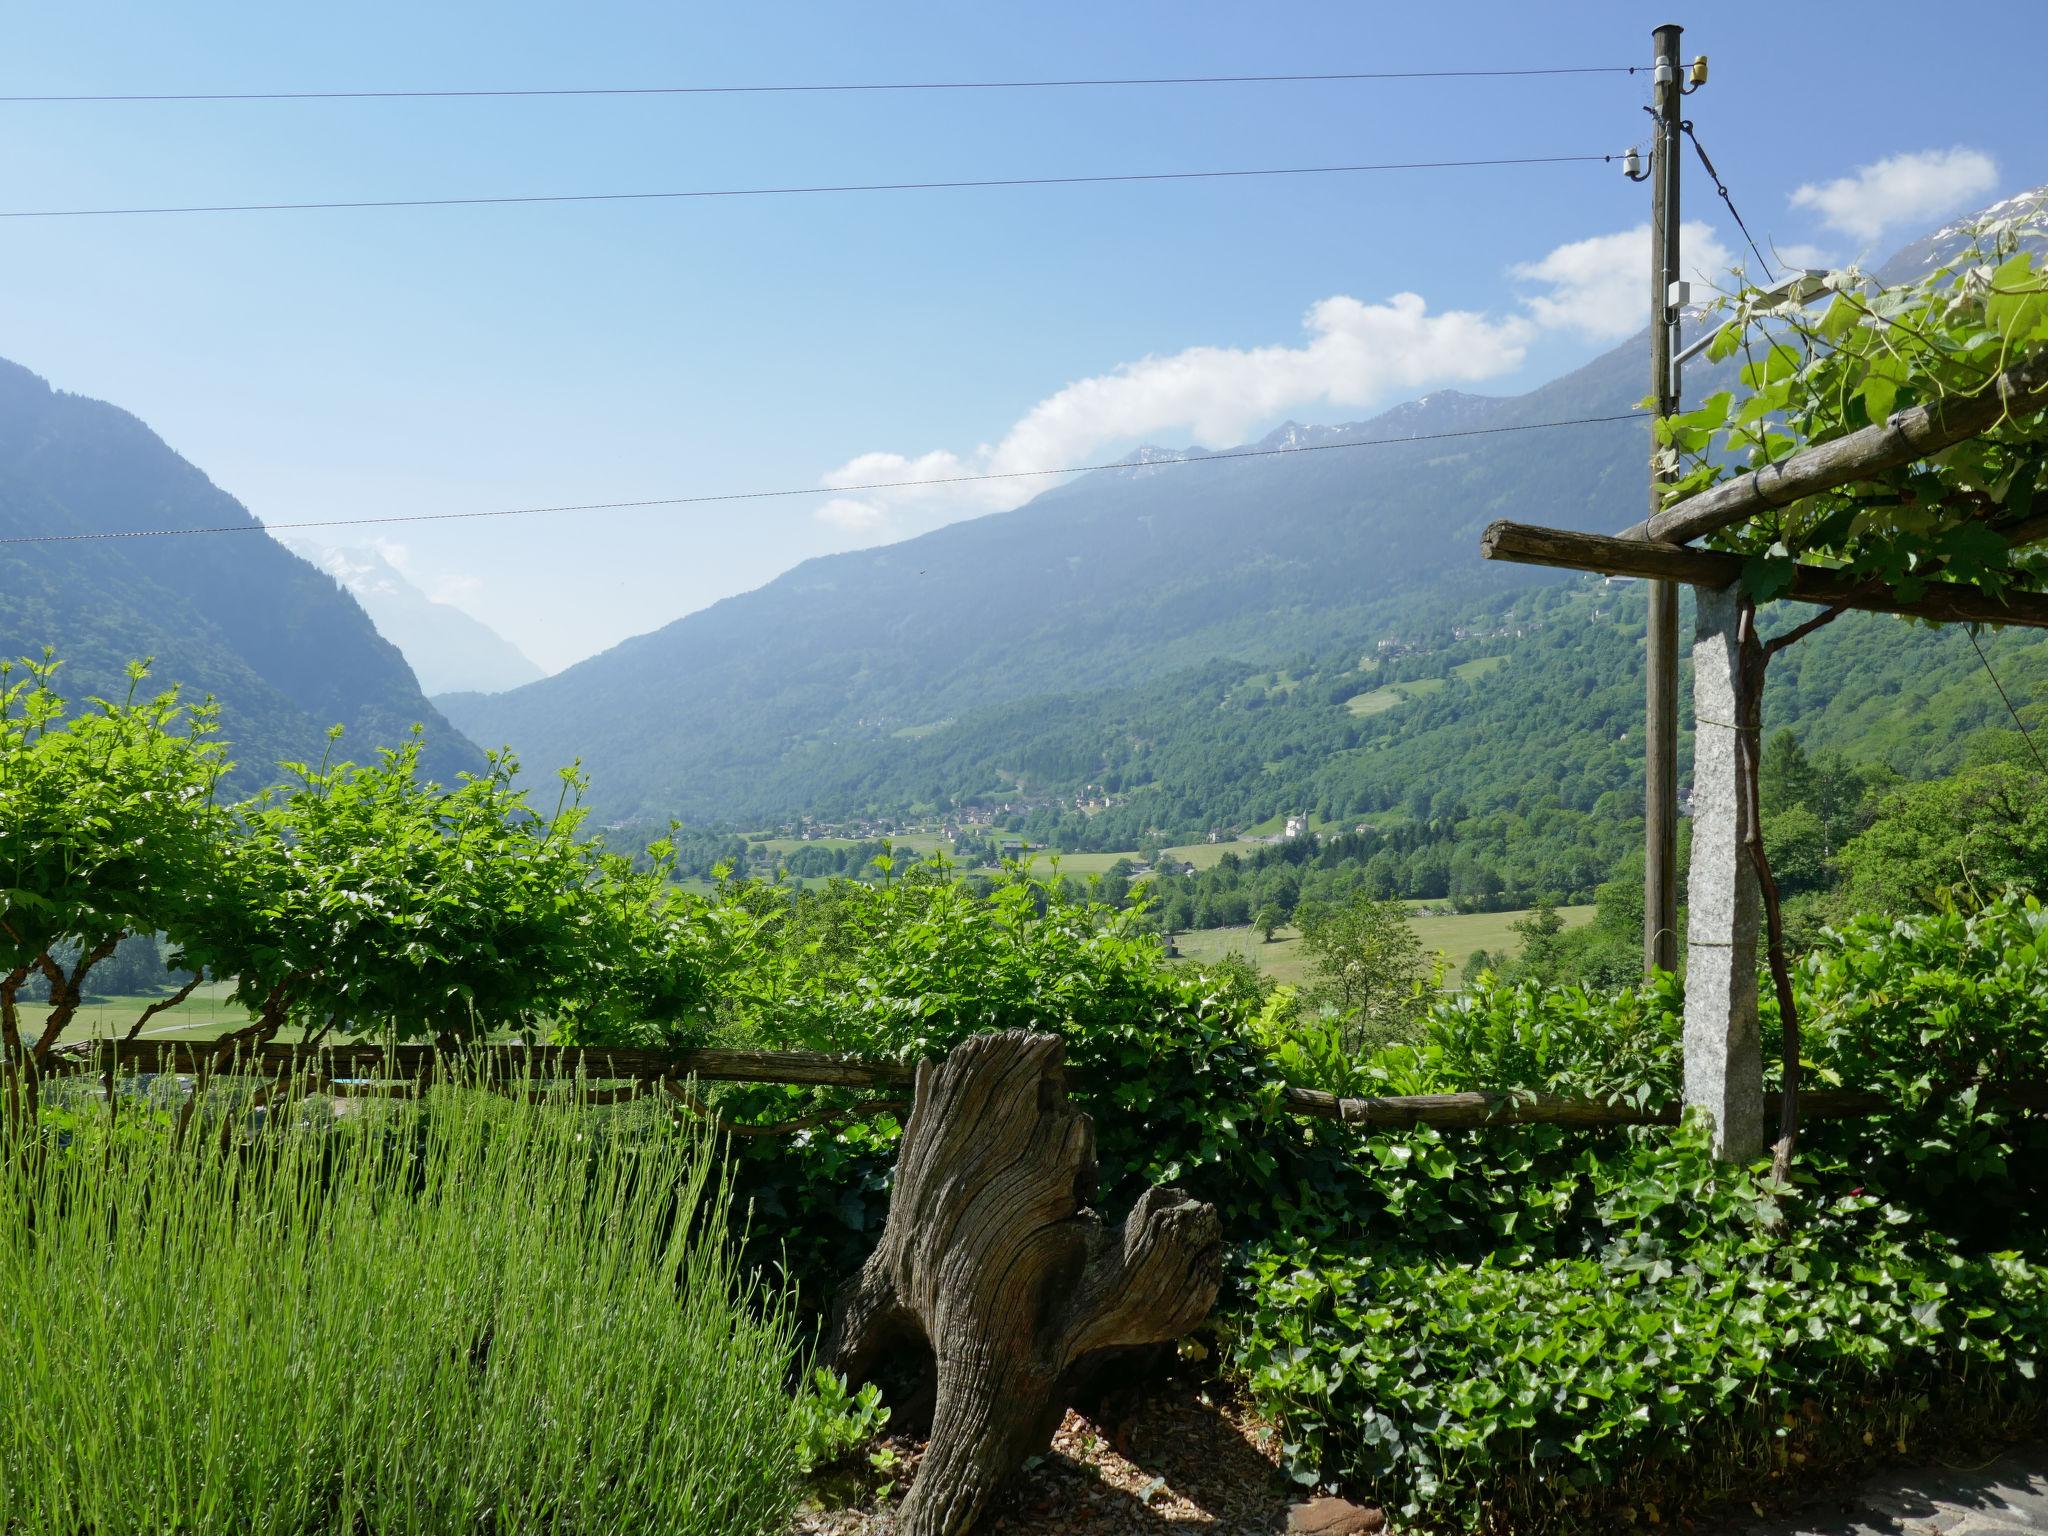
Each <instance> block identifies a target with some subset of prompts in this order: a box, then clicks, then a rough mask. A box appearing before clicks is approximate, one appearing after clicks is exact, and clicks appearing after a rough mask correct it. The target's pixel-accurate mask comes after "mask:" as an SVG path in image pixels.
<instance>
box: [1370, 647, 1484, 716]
mask: <svg viewBox="0 0 2048 1536" xmlns="http://www.w3.org/2000/svg"><path fill="white" fill-rule="evenodd" d="M1507 664H1508V659H1507V657H1505V656H1477V657H1474V658H1473V659H1472V660H1471V661H1464V662H1460V663H1459V664H1458V665H1457V666H1455V667H1453V668H1451V676H1453V677H1456V678H1458V679H1460V680H1462V681H1464V682H1468V683H1469V682H1471V681H1472V680H1473V679H1474V678H1478V677H1484V676H1486V674H1487V673H1489V672H1492V671H1494V670H1496V669H1498V668H1500V667H1504V666H1506V665H1507ZM1445 681H1446V679H1444V678H1441V677H1420V678H1417V679H1416V680H1415V681H1414V682H1412V683H1388V684H1387V685H1386V686H1385V687H1384V688H1374V689H1373V690H1371V691H1370V692H1368V693H1354V694H1353V695H1352V696H1351V697H1350V698H1348V699H1346V700H1345V701H1344V707H1345V708H1346V709H1348V710H1350V711H1351V713H1352V714H1354V715H1360V716H1370V715H1383V714H1385V713H1386V712H1387V711H1388V710H1390V709H1394V708H1396V707H1398V706H1399V705H1402V704H1406V703H1407V702H1408V701H1409V700H1410V699H1420V698H1426V697H1428V696H1429V695H1430V694H1432V693H1441V692H1443V689H1444V683H1445Z"/></svg>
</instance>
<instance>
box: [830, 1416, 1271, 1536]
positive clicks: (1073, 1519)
mask: <svg viewBox="0 0 2048 1536" xmlns="http://www.w3.org/2000/svg"><path fill="white" fill-rule="evenodd" d="M1269 1438H1270V1437H1269V1435H1268V1434H1267V1433H1266V1432H1265V1430H1264V1428H1263V1426H1261V1425H1259V1424H1258V1423H1257V1422H1256V1421H1255V1420H1253V1419H1252V1418H1251V1417H1250V1416H1249V1415H1248V1414H1247V1413H1246V1412H1245V1411H1244V1410H1242V1409H1240V1408H1238V1407H1236V1406H1235V1405H1233V1404H1230V1403H1227V1402H1226V1403H1212V1402H1211V1401H1210V1400H1209V1399H1208V1397H1207V1395H1206V1394H1203V1393H1200V1392H1198V1391H1197V1390H1196V1389H1194V1388H1191V1387H1186V1386H1178V1385H1169V1386H1166V1387H1162V1388H1161V1389H1160V1391H1159V1392H1158V1393H1156V1394H1154V1395H1152V1396H1150V1397H1147V1398H1145V1399H1144V1400H1143V1401H1141V1402H1140V1403H1139V1404H1138V1405H1137V1407H1136V1408H1135V1409H1134V1410H1133V1411H1132V1412H1131V1414H1130V1415H1129V1417H1128V1418H1126V1419H1124V1420H1123V1421H1122V1422H1121V1423H1119V1424H1118V1425H1117V1426H1116V1427H1115V1428H1114V1429H1103V1428H1100V1427H1098V1426H1097V1425H1095V1424H1094V1423H1092V1422H1091V1421H1089V1420H1087V1419H1084V1418H1082V1417H1081V1416H1080V1415H1079V1414H1076V1413H1069V1414H1068V1415H1067V1417H1066V1419H1065V1421H1064V1422H1063V1423H1062V1424H1061V1425H1060V1428H1059V1432H1058V1433H1057V1434H1056V1435H1054V1436H1053V1450H1052V1454H1051V1455H1049V1456H1047V1457H1046V1458H1045V1459H1044V1460H1043V1461H1041V1462H1040V1463H1039V1464H1038V1465H1037V1466H1035V1467H1032V1468H1030V1469H1029V1470H1028V1471H1026V1472H1025V1473H1024V1474H1023V1475H1022V1476H1021V1477H1019V1478H1018V1479H1017V1480H1016V1482H1015V1483H1013V1484H1012V1485H1011V1486H1010V1487H1009V1488H1007V1489H1006V1490H1005V1491H1004V1494H1003V1496H1002V1498H1001V1502H1000V1505H999V1507H998V1508H997V1509H996V1510H995V1512H994V1513H992V1515H991V1516H990V1517H989V1518H988V1519H987V1520H986V1521H985V1522H984V1524H983V1526H982V1529H984V1530H987V1531H991V1532H993V1531H1002V1532H1005V1533H1006V1536H1055V1533H1057V1536H1166V1533H1170V1532H1179V1531H1187V1532H1201V1533H1202V1536H1274V1533H1278V1532H1282V1531H1285V1530H1286V1528H1287V1509H1288V1506H1289V1505H1290V1504H1291V1503H1292V1502H1293V1501H1294V1500H1295V1499H1296V1498H1298V1497H1300V1492H1299V1490H1298V1489H1296V1488H1295V1487H1294V1486H1293V1485H1292V1484H1290V1483H1288V1482H1287V1480H1286V1479H1285V1478H1283V1477H1281V1476H1280V1475H1279V1474H1278V1473H1277V1472H1276V1471H1275V1470H1274V1467H1275V1463H1276V1461H1277V1460H1278V1453H1277V1451H1272V1452H1269V1451H1268V1450H1267V1449H1266V1444H1267V1441H1268V1440H1269ZM890 1444H891V1445H892V1448H893V1449H895V1451H896V1452H897V1454H898V1455H899V1456H901V1457H903V1458H904V1462H905V1464H904V1465H903V1467H901V1468H900V1469H899V1470H898V1471H897V1473H896V1484H897V1493H898V1495H899V1496H900V1494H901V1491H902V1489H903V1488H904V1487H905V1486H907V1484H908V1483H909V1480H910V1475H911V1473H913V1472H914V1471H915V1470H916V1461H915V1455H916V1451H917V1449H918V1447H917V1443H916V1442H915V1441H909V1440H901V1439H898V1440H892V1441H891V1442H890ZM893 1526H894V1520H893V1518H892V1515H891V1513H890V1511H889V1509H888V1508H886V1507H884V1508H873V1507H870V1508H864V1509H853V1508H848V1509H812V1510H806V1511H805V1512H804V1513H803V1514H801V1515H799V1516H798V1517H797V1521H796V1524H795V1525H794V1526H792V1527H791V1536H887V1533H888V1532H889V1531H890V1530H891V1529H892V1528H893Z"/></svg>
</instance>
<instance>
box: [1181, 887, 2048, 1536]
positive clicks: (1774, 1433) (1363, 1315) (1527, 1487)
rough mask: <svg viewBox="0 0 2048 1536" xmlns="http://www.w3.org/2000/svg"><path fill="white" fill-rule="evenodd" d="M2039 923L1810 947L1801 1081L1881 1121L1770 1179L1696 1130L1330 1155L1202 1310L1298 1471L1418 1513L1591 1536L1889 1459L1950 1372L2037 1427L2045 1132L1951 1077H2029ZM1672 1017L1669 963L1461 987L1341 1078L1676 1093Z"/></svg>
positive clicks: (1439, 1142)
mask: <svg viewBox="0 0 2048 1536" xmlns="http://www.w3.org/2000/svg"><path fill="white" fill-rule="evenodd" d="M2044 932H2048V916H2044V914H2043V913H2042V912H2041V910H2040V908H2039V906H2038V905H2037V904H2036V903H2034V902H2033V901H2031V900H2023V899H2020V898H2017V897H2008V898H2005V899H2003V900H2001V901H1999V902H1997V903H1994V904H1993V905H1992V906H1991V907H1990V908H1988V909H1987V910H1985V911H1983V912H1980V913H1977V914H1974V915H1966V914H1960V913H1948V914H1942V915H1938V916H1932V917H1927V918H1922V919H1915V920H1912V921H1908V922H1897V923H1892V922H1885V921H1881V920H1870V921H1865V922H1860V923H1857V924H1855V925H1852V926H1851V927H1850V928H1849V929H1848V930H1847V931H1845V932H1843V933H1841V934H1838V935H1835V936H1833V937H1832V938H1831V939H1830V940H1829V941H1828V943H1827V944H1826V945H1824V946H1823V948H1822V949H1821V950H1820V951H1818V952H1817V953H1816V954H1814V955H1813V956H1811V957H1809V959H1808V960H1807V961H1806V962H1805V964H1804V965H1803V966H1802V967H1801V970H1800V972H1799V977H1798V980H1799V986H1800V989H1801V991H1802V993H1803V995H1804V1000H1805V1016H1806V1017H1807V1018H1808V1019H1809V1020H1810V1021H1811V1023H1812V1031H1811V1035H1810V1038H1809V1040H1808V1051H1807V1055H1808V1056H1809V1058H1810V1059H1811V1061H1812V1064H1813V1069H1814V1072H1815V1075H1816V1077H1818V1078H1819V1079H1820V1080H1821V1081H1823V1082H1828V1083H1836V1084H1841V1085H1844V1086H1849V1087H1855V1088H1870V1089H1876V1090H1879V1091H1881V1092H1883V1093H1885V1094H1886V1095H1887V1096H1888V1097H1890V1098H1892V1099H1893V1100H1894V1101H1895V1102H1897V1103H1898V1104H1899V1105H1900V1106H1901V1107H1900V1108H1899V1110H1897V1111H1896V1112H1893V1113H1888V1114H1886V1115H1884V1116H1882V1117H1879V1118H1877V1119H1874V1120H1858V1121H1853V1122H1835V1123H1832V1124H1823V1125H1821V1126H1818V1127H1816V1128H1815V1130H1814V1132H1813V1133H1812V1134H1810V1135H1809V1136H1808V1137H1807V1139H1806V1141H1805V1145H1804V1146H1803V1148H1802V1152H1801V1157H1800V1160H1799V1162H1798V1163H1797V1164H1795V1170H1794V1172H1795V1179H1794V1184H1793V1186H1792V1187H1791V1188H1790V1189H1789V1190H1781V1189H1778V1188H1775V1187H1771V1186H1769V1185H1768V1184H1767V1183H1766V1182H1762V1179H1763V1172H1762V1170H1761V1169H1747V1168H1740V1167H1728V1166H1725V1165H1720V1164H1717V1163H1715V1162H1714V1161H1713V1160H1712V1159H1711V1158H1710V1157H1709V1156H1708V1155H1707V1152H1706V1141H1705V1138H1704V1136H1703V1134H1702V1131H1701V1129H1700V1128H1698V1127H1692V1126H1688V1127H1685V1128H1683V1129H1681V1130H1679V1131H1676V1132H1670V1131H1664V1130H1655V1129H1645V1130H1616V1131H1611V1132H1606V1133H1601V1134H1585V1133H1568V1132H1563V1131H1560V1130H1557V1129H1555V1128H1551V1127H1542V1126H1522V1127H1501V1128H1499V1129H1495V1130H1489V1131H1484V1132H1476V1133H1469V1134H1462V1135H1443V1134H1439V1133H1436V1132H1433V1131H1427V1130H1423V1131H1416V1132H1412V1133H1400V1134H1395V1133H1381V1134H1375V1135H1371V1136H1364V1137H1358V1138H1356V1139H1355V1140H1354V1142H1353V1143H1352V1144H1351V1145H1350V1146H1349V1147H1348V1148H1334V1147H1333V1149H1332V1156H1331V1159H1330V1161H1329V1162H1328V1163H1327V1164H1326V1165H1325V1168H1324V1182H1323V1183H1322V1184H1321V1185H1320V1186H1316V1187H1309V1188H1304V1189H1302V1190H1300V1191H1297V1192H1293V1193H1291V1194H1288V1195H1285V1196H1279V1195H1276V1209H1277V1210H1278V1211H1280V1212H1284V1215H1280V1216H1277V1217H1276V1220H1275V1223H1274V1227H1275V1229H1276V1230H1275V1232H1274V1233H1273V1234H1271V1235H1268V1236H1265V1237H1262V1238H1260V1239H1257V1240H1254V1241H1252V1242H1250V1243H1248V1244H1247V1245H1245V1247H1244V1248H1243V1250H1242V1251H1241V1261H1242V1267H1241V1283H1242V1285H1243V1288H1244V1291H1243V1294H1244V1297H1245V1299H1244V1300H1243V1301H1242V1302H1240V1303H1239V1304H1238V1305H1237V1306H1236V1307H1235V1308H1234V1312H1233V1315H1231V1316H1229V1317H1226V1318H1225V1319H1224V1321H1223V1324H1222V1327H1223V1330H1224V1331H1225V1333H1226V1334H1227V1335H1228V1336H1229V1338H1230V1341H1231V1344H1232V1351H1231V1358H1232V1360H1233V1362H1234V1364H1235V1367H1236V1368H1237V1369H1238V1370H1239V1371H1241V1372H1242V1373H1243V1374H1244V1377H1245V1379H1246V1381H1247V1383H1248V1385H1249V1386H1250V1388H1251V1390H1252V1392H1253V1394H1254V1396H1255V1397H1256V1398H1257V1400H1258V1401H1259V1402H1260V1404H1261V1405H1262V1406H1263V1407H1264V1408H1265V1409H1266V1410H1268V1411H1269V1412H1271V1413H1273V1414H1275V1415H1276V1416H1277V1417H1278V1418H1280V1419H1281V1421H1282V1422H1283V1423H1284V1424H1285V1425H1286V1427H1287V1429H1288V1431H1289V1448H1290V1457H1291V1460H1292V1462H1293V1465H1294V1467H1295V1470H1296V1471H1297V1473H1298V1475H1300V1476H1301V1477H1303V1478H1304V1479H1305V1480H1314V1479H1317V1478H1337V1479H1342V1480H1346V1481H1350V1482H1354V1483H1356V1484H1359V1485H1362V1486H1365V1487H1368V1488H1370V1489H1371V1491H1372V1494H1373V1496H1374V1497H1377V1498H1381V1499H1384V1500H1386V1501H1388V1502H1390V1503H1394V1504H1397V1505H1399V1506H1401V1507H1403V1508H1404V1509H1405V1510H1406V1512H1407V1513H1408V1514H1409V1515H1410V1516H1411V1517H1413V1518H1416V1519H1419V1520H1422V1521H1425V1522H1450V1523H1457V1522H1471V1521H1482V1522H1484V1521H1492V1522H1495V1523H1501V1522H1508V1523H1514V1524H1516V1527H1517V1528H1518V1529H1519V1528H1522V1527H1523V1526H1529V1527H1532V1528H1533V1527H1537V1526H1541V1525H1543V1524H1544V1523H1546V1522H1556V1523H1560V1524H1561V1525H1563V1526H1564V1527H1565V1528H1572V1527H1573V1526H1574V1525H1575V1523H1576V1524H1577V1525H1578V1528H1583V1523H1584V1522H1585V1521H1587V1520H1588V1519H1590V1518H1592V1516H1593V1513H1594V1512H1595V1511H1604V1512H1605V1513H1606V1514H1607V1515H1610V1516H1611V1515H1612V1514H1613V1512H1614V1508H1615V1507H1616V1506H1618V1505H1621V1504H1624V1503H1634V1504H1638V1505H1640V1504H1642V1503H1644V1502H1645V1501H1648V1502H1654V1503H1663V1504H1665V1505H1666V1507H1667V1509H1668V1508H1669V1507H1670V1505H1671V1504H1672V1503H1678V1502H1684V1501H1686V1500H1697V1499H1699V1498H1702V1497H1705V1496H1708V1495H1711V1494H1713V1493H1717V1492H1730V1491H1739V1490H1741V1489H1743V1488H1744V1486H1745V1480H1746V1479H1747V1480H1757V1479H1765V1478H1768V1477H1770V1476H1775V1475H1784V1474H1786V1473H1796V1472H1798V1471H1799V1469H1800V1465H1801V1463H1802V1462H1803V1461H1805V1460H1806V1459H1807V1458H1809V1457H1810V1458H1812V1459H1813V1461H1815V1462H1816V1463H1817V1462H1818V1461H1819V1460H1820V1459H1821V1458H1822V1457H1823V1455H1825V1454H1826V1453H1827V1449H1828V1446H1830V1445H1832V1447H1833V1449H1834V1451H1835V1452H1836V1453H1838V1454H1839V1453H1841V1452H1843V1451H1849V1452H1853V1453H1854V1454H1856V1455H1859V1456H1863V1455H1867V1454H1868V1452H1867V1450H1865V1446H1867V1445H1869V1444H1871V1443H1874V1442H1876V1441H1877V1440H1878V1437H1880V1436H1881V1437H1882V1444H1883V1445H1884V1446H1885V1447H1886V1448H1891V1447H1893V1446H1894V1445H1895V1444H1896V1445H1899V1446H1900V1447H1901V1448H1902V1447H1903V1439H1902V1436H1903V1435H1904V1434H1906V1433H1908V1432H1911V1433H1916V1434H1917V1433H1918V1432H1919V1429H1920V1427H1921V1426H1923V1425H1925V1424H1927V1423H1929V1422H1931V1421H1934V1420H1937V1419H1938V1418H1939V1417H1940V1413H1941V1404H1942V1403H1943V1402H1944V1401H1945V1397H1944V1394H1945V1393H1948V1392H1949V1391H1950V1389H1952V1388H1959V1384H1961V1389H1959V1390H1960V1395H1961V1397H1962V1398H1963V1399H1965V1400H1967V1401H1970V1402H1972V1403H1973V1404H1974V1406H1975V1409H1976V1410H1977V1411H1979V1412H1986V1411H1988V1412H1990V1413H1991V1414H1993V1415H1994V1416H1995V1415H1996V1414H1998V1413H2001V1412H2005V1411H2007V1409H2008V1407H2009V1405H2010V1404H2012V1403H2015V1402H2017V1403H2021V1404H2023V1405H2025V1406H2026V1407H2027V1409H2028V1411H2031V1408H2032V1405H2033V1403H2034V1399H2033V1397H2032V1388H2031V1385H2030V1384H2031V1383H2032V1381H2033V1380H2034V1377H2035V1373H2036V1370H2037V1366H2038V1360H2039V1356H2040V1354H2041V1352H2042V1349H2043V1347H2044V1343H2048V1226H2044V1221H2043V1217H2044V1215H2048V1209H2044V1205H2043V1201H2042V1198H2041V1197H2042V1189H2041V1182H2040V1181H2041V1175H2040V1173H2039V1171H2038V1170H2039V1169H2040V1168H2041V1166H2042V1163H2041V1154H2042V1152H2043V1150H2044V1145H2043V1140H2042V1138H2043V1126H2042V1124H2041V1117H2040V1116H2039V1115H2037V1114H2034V1113H2031V1112H2027V1111H2024V1110H2021V1109H2019V1108H2016V1107H2015V1106H2013V1105H2012V1104H2009V1103H2005V1102H2002V1101H1999V1100H1997V1099H1995V1098H1993V1097H1991V1096H1990V1095H1988V1094H1986V1093H1984V1092H1982V1091H1981V1090H1977V1089H1973V1088H1971V1087H1970V1086H1969V1085H1971V1084H1973V1083H1979V1082H2005V1083H2014V1082H2019V1083H2029V1082H2031V1083H2033V1084H2036V1085H2038V1084H2039V1082H2040V1076H2041V1074H2040V1069H2039V1067H2038V1065H2036V1064H2037V1063H2038V1062H2039V1061H2040V1059H2041V1054H2042V1049H2043V1047H2044V1045H2048V941H2044ZM1679 1001H1680V999H1679V997H1678V994H1677V992H1676V990H1675V988H1674V987H1673V986H1672V984H1671V983H1670V982H1669V981H1668V980H1666V981H1659V982H1656V983H1652V984H1649V985H1646V986H1644V987H1642V988H1639V989H1637V990H1635V991H1632V992H1628V993H1623V994H1620V995H1618V996H1616V997H1613V998H1608V999H1602V998H1598V997H1595V996H1592V995H1589V994H1587V993H1585V992H1583V991H1579V990H1576V989H1552V990H1549V991H1542V990H1539V989H1537V988H1534V987H1531V986H1522V987H1507V986H1501V985H1498V984H1494V983H1482V984H1481V985H1480V986H1478V987H1476V988H1475V989H1474V990H1473V991H1472V992H1470V993H1468V994H1466V995H1464V996H1462V997H1460V998H1457V999H1454V1000H1450V1001H1447V1002H1446V1003H1444V1004H1442V1005H1441V1006H1439V1007H1438V1008H1437V1010H1436V1011H1435V1013H1434V1014H1433V1016H1432V1017H1431V1019H1430V1020H1429V1022H1428V1024H1427V1027H1426V1030H1425V1035H1424V1039H1423V1040H1422V1041H1421V1042H1420V1043H1419V1044H1417V1045H1415V1046H1413V1047H1404V1048H1396V1049H1391V1050H1387V1051H1383V1052H1381V1053H1379V1054H1378V1055H1377V1056H1375V1057H1374V1058H1372V1059H1371V1060H1370V1061H1367V1062H1364V1063H1351V1064H1349V1065H1348V1066H1347V1067H1346V1068H1345V1081H1344V1082H1343V1084H1342V1085H1341V1087H1342V1090H1343V1091H1353V1092H1356V1091H1367V1092H1374V1091H1376V1092H1384V1093H1400V1092H1408V1093H1413V1092H1442V1091H1456V1090H1459V1089H1470V1088H1480V1087H1492V1088H1526V1089H1532V1090H1543V1091H1548V1092H1555V1093H1567V1094H1574V1095H1592V1096H1596V1097H1605V1098H1613V1099H1620V1100H1624V1101H1627V1102H1632V1103H1636V1104H1640V1105H1643V1106H1646V1107H1654V1106H1663V1105H1668V1104H1670V1103H1672V1102H1673V1101H1674V1099H1675V1097H1676V1092H1677V1078H1678V1050H1677V1034H1678V1029H1677V1024H1678V1013H1677V1010H1678V1005H1679ZM1769 1027H1770V1026H1769V1025H1768V1023H1767V1025H1766V1029H1767V1032H1768V1031H1769ZM1280 1059H1281V1061H1282V1063H1283V1064H1289V1063H1291V1064H1292V1065H1293V1067H1294V1069H1295V1070H1296V1071H1304V1070H1305V1071H1308V1072H1310V1073H1311V1074H1314V1073H1317V1072H1320V1071H1322V1070H1323V1069H1324V1068H1325V1067H1327V1065H1328V1062H1327V1059H1326V1058H1323V1057H1320V1056H1319V1055H1318V1054H1317V1053H1316V1052H1315V1051H1313V1050H1301V1049H1296V1050H1295V1051H1294V1052H1293V1054H1292V1055H1291V1056H1290V1054H1289V1051H1288V1050H1287V1048H1286V1047H1285V1046H1283V1048H1282V1049H1281V1051H1280ZM1309 1134H1310V1135H1311V1136H1328V1135H1330V1134H1331V1133H1329V1132H1327V1131H1323V1130H1321V1129H1317V1130H1314V1131H1311V1132H1310V1133H1309ZM1290 1202H1291V1207H1290ZM1965 1389H1966V1390H1965ZM1788 1415H1789V1416H1790V1417H1789V1418H1788ZM1866 1437H1867V1438H1866Z"/></svg>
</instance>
